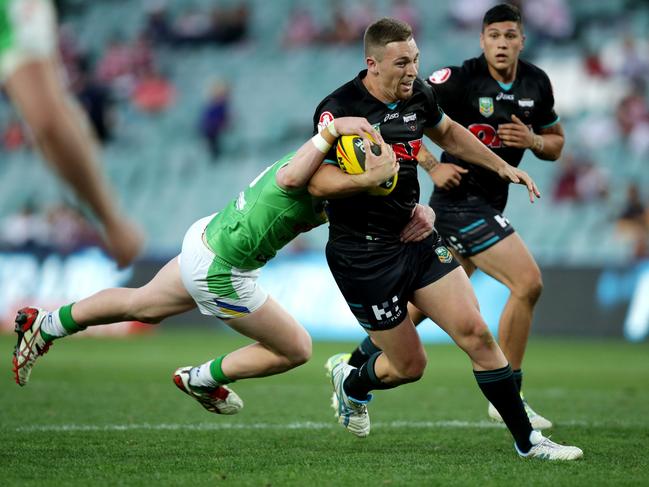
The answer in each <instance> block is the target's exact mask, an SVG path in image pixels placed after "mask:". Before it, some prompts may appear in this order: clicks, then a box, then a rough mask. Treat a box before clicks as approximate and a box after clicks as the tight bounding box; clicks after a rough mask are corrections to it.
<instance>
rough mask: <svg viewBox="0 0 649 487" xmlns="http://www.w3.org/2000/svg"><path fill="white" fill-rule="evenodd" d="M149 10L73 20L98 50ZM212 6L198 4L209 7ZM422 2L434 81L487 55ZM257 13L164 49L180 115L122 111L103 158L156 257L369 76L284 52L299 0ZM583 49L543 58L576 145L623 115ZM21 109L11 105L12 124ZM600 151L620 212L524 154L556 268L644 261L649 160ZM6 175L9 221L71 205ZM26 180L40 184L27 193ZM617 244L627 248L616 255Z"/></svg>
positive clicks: (426, 188) (545, 255)
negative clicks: (223, 131)
mask: <svg viewBox="0 0 649 487" xmlns="http://www.w3.org/2000/svg"><path fill="white" fill-rule="evenodd" d="M144 3H145V2H136V1H126V0H120V1H116V2H92V8H86V9H84V10H82V12H81V13H80V14H78V15H77V16H76V17H73V18H71V19H69V22H70V23H71V24H72V25H73V26H74V32H75V34H76V35H77V36H78V38H79V42H80V44H81V46H82V47H84V48H85V49H88V50H89V51H90V52H92V53H95V54H98V53H99V52H101V50H102V48H103V46H105V45H106V43H107V42H108V41H109V40H110V39H111V38H112V37H113V36H114V35H115V34H116V33H119V34H120V35H122V36H124V37H125V38H129V39H134V38H135V37H136V36H137V34H138V31H139V30H140V29H141V27H142V24H143V20H144V15H145V12H144V8H145V7H144V6H143V4H144ZM208 3H209V2H207V1H206V0H202V1H201V2H194V4H195V5H199V6H200V5H203V4H205V5H207V4H208ZM412 3H413V4H415V5H420V6H421V7H422V8H421V11H422V12H423V13H424V15H423V17H422V19H421V33H420V35H419V39H418V43H419V46H420V49H421V52H422V61H421V70H422V73H421V74H422V75H424V74H425V73H427V72H429V70H430V69H432V68H433V67H435V66H441V65H445V64H457V63H458V62H459V61H460V60H462V59H464V58H467V57H470V56H473V55H476V54H478V53H479V46H478V39H477V35H476V33H474V32H467V33H460V34H458V33H457V32H456V31H453V42H446V41H445V39H447V38H448V36H449V35H450V33H451V29H452V26H451V25H450V24H448V23H447V22H446V21H445V18H446V17H445V15H444V11H443V9H437V10H435V11H433V9H431V8H423V6H424V5H425V3H426V2H425V1H424V0H420V1H414V2H412ZM444 3H445V4H446V5H448V4H449V3H450V2H444ZM573 3H574V4H575V8H576V10H575V14H576V15H605V14H606V12H607V9H608V8H611V9H616V8H617V9H619V6H620V4H621V2H620V1H618V0H607V1H606V2H573ZM248 4H249V5H250V6H251V12H252V19H251V20H252V24H251V35H250V37H251V39H250V40H249V41H248V42H245V43H243V44H242V45H237V46H234V47H228V48H218V47H201V48H197V49H188V48H182V49H176V50H174V49H170V48H160V49H158V50H157V58H158V60H159V62H160V64H161V65H162V70H163V72H164V73H166V74H167V75H168V76H169V77H170V79H171V81H172V82H173V84H174V86H175V87H176V90H177V93H178V96H177V100H176V102H175V104H174V106H173V107H172V108H170V109H169V110H167V111H166V112H164V113H162V114H159V115H156V116H148V115H144V114H139V113H136V112H135V111H134V109H133V108H130V107H128V106H125V105H126V104H122V105H120V106H119V107H118V114H119V120H120V124H119V126H118V132H117V134H116V140H115V142H113V143H111V144H109V145H108V146H107V147H105V148H104V149H103V152H102V159H103V161H104V164H105V170H106V172H107V174H108V176H109V178H110V180H111V181H112V183H113V184H114V186H115V187H116V190H117V193H118V195H119V197H120V199H121V202H122V204H123V205H124V206H125V207H126V208H128V210H129V213H131V214H132V215H133V217H134V218H135V219H137V220H138V221H140V222H141V223H142V224H143V225H144V227H145V229H146V231H147V233H148V234H149V235H150V242H149V249H148V251H149V253H150V254H152V255H169V254H172V253H174V252H175V251H176V250H177V249H178V246H179V244H180V242H181V238H182V235H183V232H184V230H185V228H186V227H187V225H188V224H189V223H190V222H192V221H193V220H194V219H195V218H197V217H199V216H202V215H206V214H209V213H211V212H213V211H215V210H217V209H219V208H220V207H222V206H223V205H224V204H225V203H226V202H227V201H228V200H229V199H230V198H232V197H233V196H234V195H235V192H236V191H237V189H238V188H241V187H243V186H244V185H245V184H247V183H248V182H249V181H250V180H251V179H252V178H254V176H255V175H256V174H258V173H259V171H261V170H262V169H263V168H264V167H266V166H267V165H268V164H270V163H271V162H272V161H273V160H275V159H277V158H278V157H280V156H281V155H283V153H284V152H287V151H289V150H293V149H295V148H297V145H298V144H299V143H300V141H302V140H304V139H305V138H306V137H307V136H308V134H309V133H310V131H311V123H312V120H311V117H312V115H313V110H314V108H315V106H316V104H317V102H318V101H319V100H320V99H321V98H322V96H323V95H325V94H326V93H329V92H330V91H331V90H332V89H334V88H335V87H337V86H338V85H340V84H341V83H343V82H344V81H347V80H348V79H350V78H351V77H352V76H354V75H355V74H356V72H357V71H358V70H359V69H361V68H362V65H363V62H362V51H361V48H360V45H359V46H353V47H349V46H346V47H335V46H334V47H326V48H324V47H309V48H302V49H293V50H289V51H286V50H283V49H282V48H281V44H280V39H281V33H282V29H283V25H284V23H285V19H286V18H287V13H288V12H289V10H290V8H291V5H292V4H293V2H292V1H290V0H282V1H273V2H266V1H263V0H254V1H249V2H248ZM440 4H442V2H440ZM377 5H378V11H379V13H382V12H386V11H387V5H388V2H387V1H382V2H377ZM309 8H312V9H313V11H314V13H316V14H317V15H327V14H328V12H327V11H325V9H326V2H311V4H309ZM648 23H649V13H647V12H644V11H643V12H642V15H639V16H638V17H636V18H634V19H633V26H634V29H635V30H638V29H642V28H643V27H644V26H646V25H647V24H648ZM90 26H91V27H90ZM645 33H646V30H645ZM572 49H573V50H572V51H571V50H570V49H569V48H565V49H562V50H561V51H560V53H559V54H556V55H555V56H554V57H553V55H552V53H551V52H550V51H548V50H541V54H542V55H543V57H542V58H541V59H538V60H536V61H537V62H538V63H539V64H540V65H541V66H542V67H544V68H546V69H547V70H548V72H549V74H550V77H551V78H552V79H553V82H554V86H555V91H556V93H557V104H558V105H559V107H558V111H559V112H561V114H562V116H563V123H564V126H565V128H566V130H567V140H568V141H569V146H570V144H571V142H570V141H572V140H574V139H576V138H578V130H579V121H580V120H583V119H585V118H586V117H588V116H589V115H592V114H593V113H595V114H597V113H602V112H608V113H609V114H610V113H611V107H610V106H607V105H604V106H602V105H601V102H602V100H601V99H600V98H599V94H600V93H601V91H600V90H601V89H602V86H601V85H597V84H596V83H599V82H597V81H593V82H592V83H591V82H588V81H587V80H585V79H584V77H583V75H582V74H581V73H580V72H579V70H578V69H575V68H574V66H578V65H579V64H580V61H579V56H580V53H579V52H577V51H576V50H574V49H575V48H572ZM217 77H218V78H224V79H226V80H228V82H229V83H230V84H231V87H232V107H233V120H232V124H231V127H230V129H229V132H228V135H227V137H226V140H225V141H224V150H223V154H222V156H221V157H219V158H218V160H216V161H211V160H210V156H209V155H208V153H207V151H206V150H205V148H204V146H203V143H202V141H201V140H200V139H199V137H198V135H197V130H196V125H197V117H198V113H199V110H200V107H201V105H202V103H203V101H204V99H205V96H206V90H207V88H208V87H209V83H210V81H211V80H213V79H214V78H217ZM575 86H581V87H582V89H581V90H580V91H581V93H575V91H574V87H575ZM607 88H611V86H607ZM613 89H615V87H613ZM9 113H10V110H9V108H8V107H7V105H6V104H3V103H0V124H1V123H2V122H3V121H5V120H6V119H7V117H8V116H9ZM592 155H593V157H594V158H595V160H596V162H597V164H598V165H600V166H601V167H603V168H608V170H609V174H610V175H611V180H610V183H611V189H610V193H611V195H612V197H611V199H610V200H609V201H608V202H607V203H599V204H594V205H593V204H588V205H574V204H562V205H557V204H553V203H552V202H551V201H550V200H551V198H550V194H551V190H552V182H553V179H554V175H555V173H556V166H555V165H554V164H553V163H548V162H542V161H538V160H537V159H535V158H534V157H533V156H530V155H527V156H526V158H525V159H524V163H523V167H524V168H525V169H526V170H528V171H529V172H530V174H532V175H533V176H534V177H535V179H536V181H537V183H538V184H539V186H540V188H541V190H542V191H543V192H544V193H545V195H546V196H545V198H544V199H542V200H541V201H540V202H538V203H535V205H534V206H532V207H530V205H529V204H528V203H527V196H526V192H525V191H524V190H522V188H514V189H512V191H511V193H512V196H511V200H510V201H511V202H510V205H509V207H508V216H509V218H510V220H511V221H512V223H513V224H514V226H515V227H516V228H517V230H518V231H519V232H520V233H521V234H522V235H523V236H524V238H525V239H526V241H527V243H528V244H529V246H530V248H531V250H532V252H533V253H535V255H537V256H538V257H539V260H540V261H542V262H557V261H562V262H564V263H565V262H568V263H589V262H593V260H595V261H597V260H601V261H606V262H609V263H610V262H624V261H625V260H626V259H628V257H629V255H630V248H628V246H625V244H623V243H621V242H617V241H615V240H613V237H612V235H613V217H614V215H615V214H616V213H617V212H618V209H619V206H620V204H621V195H623V194H624V188H625V185H626V183H627V182H628V181H630V180H632V179H636V180H640V181H642V182H643V183H644V184H645V186H647V185H649V171H646V164H647V162H646V160H645V159H643V158H642V157H639V156H633V155H631V154H629V153H628V152H627V151H626V149H625V148H624V147H623V146H622V144H620V143H619V142H615V143H613V144H611V145H609V146H606V147H603V148H601V150H598V151H596V152H595V153H593V154H592ZM622 161H624V163H622ZM0 178H1V179H2V181H3V184H2V187H3V191H2V192H0V214H2V215H6V214H9V213H12V212H14V211H17V210H18V209H19V208H20V207H21V205H22V204H24V203H25V202H26V201H29V200H31V201H36V202H38V203H39V204H41V205H43V206H45V205H47V204H48V203H56V202H57V201H59V200H60V199H61V198H69V193H68V192H67V191H66V190H65V189H64V188H62V187H61V186H60V184H59V183H58V182H57V181H56V180H55V178H54V177H53V176H52V174H51V173H50V172H49V170H48V168H47V167H46V166H45V165H44V164H42V162H41V161H40V159H39V158H38V156H37V155H35V154H34V153H33V152H31V151H29V150H23V151H18V152H13V153H2V154H1V161H0ZM421 180H422V200H424V199H427V197H428V195H429V194H430V190H431V184H430V182H429V181H428V180H427V179H426V177H425V176H423V177H422V178H421ZM25 181H29V184H27V185H26V184H23V183H24V182H25ZM325 239H326V232H323V231H318V232H314V234H313V235H312V236H309V237H307V238H306V239H305V241H306V242H307V243H308V245H313V246H322V245H323V243H324V240H325ZM609 245H610V246H612V247H615V249H616V250H615V251H614V252H613V251H611V247H609ZM605 247H609V248H608V249H607V248H605Z"/></svg>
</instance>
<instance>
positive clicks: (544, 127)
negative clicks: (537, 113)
mask: <svg viewBox="0 0 649 487" xmlns="http://www.w3.org/2000/svg"><path fill="white" fill-rule="evenodd" d="M560 121H561V117H557V119H556V120H555V121H554V122H550V123H546V124H545V125H541V126H540V127H539V128H540V129H547V128H550V127H552V126H553V125H556V124H558V123H559V122H560Z"/></svg>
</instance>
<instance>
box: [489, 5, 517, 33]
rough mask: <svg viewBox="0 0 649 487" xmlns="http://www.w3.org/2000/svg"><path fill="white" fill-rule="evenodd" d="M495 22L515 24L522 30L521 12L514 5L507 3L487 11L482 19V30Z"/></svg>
mask: <svg viewBox="0 0 649 487" xmlns="http://www.w3.org/2000/svg"><path fill="white" fill-rule="evenodd" d="M496 22H516V23H517V24H518V26H519V27H520V28H521V29H522V28H523V19H522V17H521V11H520V10H519V9H518V7H517V6H516V5H511V4H509V3H501V4H500V5H496V6H495V7H492V8H490V9H489V10H487V13H485V14H484V17H483V19H482V30H484V29H485V27H487V26H488V25H490V24H495V23H496Z"/></svg>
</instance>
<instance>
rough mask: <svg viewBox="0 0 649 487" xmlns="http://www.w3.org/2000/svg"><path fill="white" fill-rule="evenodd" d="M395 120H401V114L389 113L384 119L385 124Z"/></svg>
mask: <svg viewBox="0 0 649 487" xmlns="http://www.w3.org/2000/svg"><path fill="white" fill-rule="evenodd" d="M395 118H399V112H394V113H388V114H387V115H386V116H385V117H384V118H383V123H385V122H387V121H388V120H394V119H395Z"/></svg>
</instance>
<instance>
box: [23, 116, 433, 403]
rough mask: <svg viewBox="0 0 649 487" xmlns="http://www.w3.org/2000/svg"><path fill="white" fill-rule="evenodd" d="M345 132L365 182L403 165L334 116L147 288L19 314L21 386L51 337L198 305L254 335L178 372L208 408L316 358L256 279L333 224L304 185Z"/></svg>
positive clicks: (195, 237)
mask: <svg viewBox="0 0 649 487" xmlns="http://www.w3.org/2000/svg"><path fill="white" fill-rule="evenodd" d="M343 134H348V135H351V134H357V135H361V136H363V137H364V143H365V145H366V149H367V150H366V152H367V154H368V156H367V160H366V172H364V173H363V174H359V175H354V176H350V178H353V179H354V181H355V182H356V184H358V185H359V187H367V188H372V187H375V186H378V185H379V184H380V183H382V182H383V181H385V180H386V179H388V178H390V177H392V176H393V175H394V174H395V173H396V172H397V171H398V169H399V165H398V163H397V162H396V158H395V155H394V153H393V152H392V149H391V148H390V147H389V146H388V145H386V144H384V143H383V140H382V138H381V136H380V135H379V134H378V133H377V132H376V131H375V130H374V129H373V128H372V126H371V125H370V124H369V123H368V122H367V120H366V119H364V118H359V117H345V118H338V119H336V120H335V122H334V124H330V125H329V126H328V127H327V128H326V129H323V130H322V132H320V133H319V134H316V135H315V136H314V137H313V138H312V139H310V140H309V141H307V142H306V143H305V144H304V145H302V147H301V148H300V149H299V150H298V151H297V152H296V153H292V154H289V155H287V156H286V157H284V158H282V159H280V160H279V161H277V162H275V163H274V164H273V165H271V166H270V167H268V168H267V169H266V170H265V171H264V172H262V173H261V174H260V175H259V176H258V177H257V178H255V180H254V181H252V182H251V183H250V185H249V186H248V187H247V188H245V189H244V190H243V191H242V192H241V193H239V195H238V197H236V198H235V199H233V200H232V201H231V202H230V203H229V204H228V205H227V206H226V208H225V209H224V210H223V211H221V212H220V213H217V214H214V215H211V216H208V217H206V218H202V219H200V220H198V221H197V222H195V223H194V224H193V225H192V226H191V227H190V228H189V230H188V231H187V233H186V234H185V238H184V241H183V244H182V250H181V252H180V255H179V256H178V257H177V258H174V259H172V260H171V261H169V262H168V263H167V264H166V265H165V266H164V267H163V268H162V269H161V270H160V271H159V272H158V274H157V275H156V276H155V277H154V278H153V279H152V280H151V281H150V282H149V283H148V284H146V285H144V286H143V287H141V288H138V289H127V288H113V289H106V290H103V291H100V292H98V293H97V294H94V295H93V296H90V297H89V298H86V299H83V300H81V301H78V302H76V303H73V304H69V305H67V306H63V307H61V308H59V309H57V310H56V311H54V312H47V311H45V310H42V309H39V308H35V307H27V308H23V309H21V310H20V311H18V315H17V317H16V333H17V334H18V343H17V345H16V349H15V351H14V357H13V365H14V373H15V379H16V382H17V383H18V384H19V385H25V384H26V383H27V382H28V380H29V377H30V373H31V370H32V367H33V365H34V362H35V361H36V359H37V358H38V357H40V356H41V355H43V354H44V353H45V352H46V351H47V350H48V349H49V348H50V345H51V343H52V341H53V340H54V339H57V338H61V337H64V336H66V335H69V334H72V333H75V332H78V331H81V330H83V329H85V328H86V327H88V326H94V325H101V324H109V323H116V322H121V321H127V320H137V321H141V322H144V323H159V322H160V321H162V320H163V319H164V318H167V317H169V316H172V315H175V314H178V313H182V312H185V311H189V310H191V309H193V308H195V307H198V309H199V310H200V311H201V313H203V314H206V315H212V316H217V317H218V318H221V319H222V320H224V321H225V323H226V324H227V325H229V326H230V327H231V328H232V329H234V330H236V331H237V332H239V333H241V334H243V335H245V336H247V337H249V338H251V339H253V340H254V343H253V344H251V345H248V346H246V347H243V348H240V349H238V350H235V351H233V352H231V353H228V354H226V355H222V356H220V357H218V358H216V359H214V360H210V361H209V362H207V363H205V364H202V365H199V366H197V367H180V368H179V369H177V370H176V371H175V373H174V375H173V379H174V382H175V384H176V385H177V386H178V387H179V388H180V389H181V390H182V391H183V392H185V393H187V394H188V395H190V396H191V397H193V398H195V399H196V400H198V401H199V402H200V403H201V404H202V405H203V406H204V407H205V408H206V409H207V410H208V411H211V412H214V413H220V414H234V413H237V412H238V411H239V410H240V409H241V408H242V407H243V402H242V401H241V399H240V398H239V397H238V396H237V395H236V394H235V393H234V392H232V391H231V390H230V389H229V388H228V387H227V386H226V384H228V383H230V382H233V381H234V380H239V379H246V378H251V377H262V376H267V375H272V374H278V373H280V372H284V371H286V370H289V369H291V368H293V367H297V366H298V365H301V364H303V363H304V362H306V361H307V360H308V359H309V358H310V356H311V338H310V336H309V334H308V333H307V332H306V330H305V329H304V328H303V327H302V326H301V325H300V324H299V323H298V322H297V321H296V320H295V319H294V318H293V317H292V316H291V315H289V314H288V313H287V312H286V311H285V310H284V309H283V308H282V307H281V306H280V305H279V304H278V303H277V302H276V301H275V300H274V299H273V298H272V297H270V296H269V295H268V294H267V293H266V292H265V291H264V290H263V289H262V288H261V287H260V286H259V285H258V284H257V276H258V274H259V270H260V268H261V267H263V265H264V264H265V263H266V262H267V261H268V260H269V259H272V258H273V257H274V256H275V254H276V252H277V251H278V250H279V249H280V248H282V247H283V246H284V245H286V244H287V243H288V242H289V241H291V240H292V239H293V238H295V237H296V236H297V235H298V234H299V233H301V232H304V231H307V230H309V229H311V228H313V227H315V226H317V225H320V224H321V223H324V222H325V221H326V217H325V215H324V211H323V205H322V203H321V202H318V201H316V200H314V199H313V198H312V197H311V196H310V195H309V193H308V191H307V183H308V181H309V179H310V178H311V176H312V175H313V173H314V172H315V171H316V169H317V168H318V167H319V166H320V164H321V163H322V162H323V160H324V157H325V154H326V153H327V152H328V150H329V148H330V147H331V145H332V144H333V143H334V142H335V141H336V138H337V137H338V135H343ZM368 135H369V136H371V137H372V138H373V139H374V140H377V141H380V143H381V147H382V152H381V155H379V156H376V155H374V154H373V153H372V151H370V150H369V140H368V138H367V136H368ZM413 219H414V217H413ZM430 229H431V231H432V224H431V225H430Z"/></svg>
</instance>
